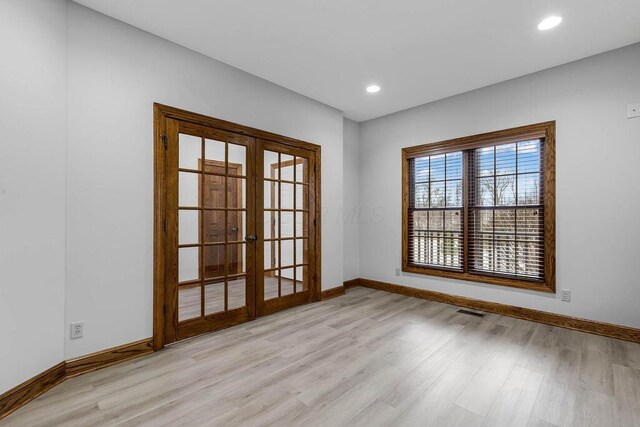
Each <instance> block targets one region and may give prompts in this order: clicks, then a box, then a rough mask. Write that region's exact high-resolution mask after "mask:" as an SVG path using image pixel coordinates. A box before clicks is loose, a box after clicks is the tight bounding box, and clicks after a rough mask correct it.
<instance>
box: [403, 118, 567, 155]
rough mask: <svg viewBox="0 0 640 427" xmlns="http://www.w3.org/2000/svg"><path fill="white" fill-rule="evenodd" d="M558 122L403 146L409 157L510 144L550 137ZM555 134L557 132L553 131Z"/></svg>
mask: <svg viewBox="0 0 640 427" xmlns="http://www.w3.org/2000/svg"><path fill="white" fill-rule="evenodd" d="M555 125H556V122H555V121H549V122H543V123H536V124H532V125H526V126H519V127H515V128H510V129H502V130H499V131H495V132H487V133H481V134H477V135H470V136H465V137H462V138H455V139H449V140H446V141H440V142H433V143H428V144H423V145H416V146H413V147H407V148H403V149H402V151H403V153H405V154H406V156H407V158H409V159H411V158H414V157H423V156H434V155H437V154H445V153H448V152H451V151H460V150H470V149H473V148H480V147H486V146H490V145H497V144H508V143H511V142H518V141H523V140H526V139H537V138H547V137H549V129H550V128H553V129H555ZM553 135H555V132H554V133H553Z"/></svg>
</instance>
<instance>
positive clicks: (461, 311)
mask: <svg viewBox="0 0 640 427" xmlns="http://www.w3.org/2000/svg"><path fill="white" fill-rule="evenodd" d="M458 313H462V314H468V315H469V316H476V317H484V316H485V314H484V313H479V312H477V311H471V310H465V309H464V308H461V309H459V310H458Z"/></svg>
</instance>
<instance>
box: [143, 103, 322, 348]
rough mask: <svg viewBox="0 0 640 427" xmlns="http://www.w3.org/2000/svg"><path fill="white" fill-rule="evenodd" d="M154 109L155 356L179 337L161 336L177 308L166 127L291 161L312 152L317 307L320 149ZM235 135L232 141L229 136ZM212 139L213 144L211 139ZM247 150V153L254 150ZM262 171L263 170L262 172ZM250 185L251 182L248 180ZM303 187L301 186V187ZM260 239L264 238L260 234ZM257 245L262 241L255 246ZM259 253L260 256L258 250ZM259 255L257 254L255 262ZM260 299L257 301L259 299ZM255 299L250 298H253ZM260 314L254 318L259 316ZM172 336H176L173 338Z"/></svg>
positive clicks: (313, 292)
mask: <svg viewBox="0 0 640 427" xmlns="http://www.w3.org/2000/svg"><path fill="white" fill-rule="evenodd" d="M153 108H154V279H153V283H154V304H153V336H154V344H153V346H154V350H159V349H161V348H163V347H164V345H165V344H166V343H167V342H173V341H176V340H177V338H178V337H177V336H165V331H169V330H172V329H173V330H177V326H176V325H172V324H171V322H172V321H171V319H173V318H176V316H174V315H173V313H172V312H171V310H172V309H171V307H172V306H174V305H175V301H174V299H175V297H176V296H175V295H167V294H166V293H165V283H166V281H167V280H166V278H167V275H168V274H169V273H168V271H166V270H165V268H167V266H168V265H170V264H172V262H173V260H172V257H171V255H170V254H168V253H167V252H166V251H165V248H168V247H169V246H168V245H167V244H166V240H167V234H166V233H165V232H164V226H165V224H166V226H167V229H169V230H172V229H173V228H174V227H175V226H176V225H175V222H176V220H175V218H174V216H173V215H170V216H169V217H168V216H167V215H166V212H165V206H166V201H167V200H173V198H174V197H176V195H175V194H167V192H166V189H165V183H166V181H167V179H166V176H167V156H166V152H165V144H164V140H163V135H167V136H169V134H173V133H174V132H167V130H168V129H167V127H170V126H174V124H175V123H177V121H179V122H180V126H181V131H182V129H183V128H184V130H185V131H186V132H187V133H188V132H189V131H190V130H189V129H192V128H195V126H192V125H196V126H205V127H208V128H211V130H210V131H211V135H212V136H214V135H217V134H220V133H221V132H222V133H225V135H227V136H229V137H233V138H237V141H238V143H240V141H241V140H243V139H244V138H254V139H255V141H258V140H263V141H270V142H275V143H278V144H280V147H279V148H278V151H280V152H282V153H289V154H292V155H295V152H296V150H298V149H304V150H308V151H310V157H309V167H310V168H311V167H312V168H313V169H312V170H313V172H314V174H315V179H314V180H313V182H309V183H308V184H304V185H308V187H309V190H308V191H309V192H310V198H311V205H310V207H309V221H310V222H313V223H314V224H315V227H314V228H315V232H314V233H313V236H310V243H309V245H313V247H314V250H315V255H316V260H315V262H313V263H312V264H310V266H309V275H310V277H311V280H312V283H314V284H317V285H315V286H312V287H311V289H310V291H311V292H310V301H318V300H320V299H321V290H320V284H321V283H322V277H321V272H322V267H321V260H322V251H321V247H322V245H321V224H322V218H321V173H320V172H321V164H320V159H321V147H320V146H319V145H316V144H312V143H309V142H306V141H301V140H298V139H295V138H290V137H286V136H283V135H278V134H274V133H271V132H266V131H262V130H260V129H255V128H251V127H248V126H243V125H240V124H237V123H232V122H228V121H226V120H221V119H216V118H213V117H208V116H205V115H202V114H197V113H192V112H190V111H186V110H182V109H179V108H174V107H170V106H167V105H162V104H158V103H154V104H153ZM230 134H233V135H230ZM214 139H215V138H214ZM252 146H253V144H248V145H247V147H252ZM262 160H263V159H262V157H261V155H260V153H256V162H257V164H255V165H254V166H253V167H255V168H257V169H260V168H261V167H262V166H261V165H262ZM260 170H261V169H260ZM247 179H249V177H247ZM299 184H302V183H299ZM256 202H257V203H258V205H259V206H264V205H263V204H262V200H256ZM260 234H262V233H260ZM259 242H260V243H261V241H259ZM258 250H261V249H260V247H258ZM257 255H258V252H256V256H257ZM247 275H248V276H249V275H254V276H255V272H249V271H248V272H247ZM258 296H259V297H260V295H258ZM252 298H253V297H252ZM260 314H261V313H258V315H260ZM174 335H175V334H174Z"/></svg>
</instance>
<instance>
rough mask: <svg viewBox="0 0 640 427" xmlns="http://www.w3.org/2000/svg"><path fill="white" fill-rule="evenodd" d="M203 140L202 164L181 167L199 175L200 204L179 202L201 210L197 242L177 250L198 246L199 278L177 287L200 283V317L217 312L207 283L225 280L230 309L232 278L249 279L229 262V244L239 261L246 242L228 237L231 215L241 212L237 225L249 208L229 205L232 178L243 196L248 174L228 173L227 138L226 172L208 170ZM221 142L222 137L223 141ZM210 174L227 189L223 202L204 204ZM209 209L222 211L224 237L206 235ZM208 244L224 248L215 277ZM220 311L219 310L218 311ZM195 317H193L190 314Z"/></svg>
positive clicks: (226, 304)
mask: <svg viewBox="0 0 640 427" xmlns="http://www.w3.org/2000/svg"><path fill="white" fill-rule="evenodd" d="M200 140H201V147H200V166H199V167H200V168H199V169H187V168H178V170H179V173H183V174H189V175H197V176H198V181H197V182H198V184H199V193H198V199H199V200H198V205H197V206H178V211H179V212H182V211H198V233H197V235H198V243H186V244H178V250H180V249H182V248H198V278H197V279H195V280H187V281H184V282H179V283H178V287H179V288H184V287H193V286H194V285H197V286H199V287H200V316H199V318H202V317H205V316H208V315H210V314H214V313H209V314H207V313H206V302H207V299H206V298H207V297H206V286H207V285H212V284H215V283H220V282H222V283H223V287H224V305H223V311H228V310H229V280H230V279H233V280H241V279H242V278H245V280H246V273H242V271H240V272H239V273H238V274H233V275H231V274H230V272H229V263H230V259H229V250H230V247H231V246H232V245H233V246H235V247H238V248H239V249H238V257H239V259H238V262H240V259H241V257H242V253H243V252H242V250H243V246H242V245H244V241H242V240H234V241H231V240H229V233H228V230H229V215H230V214H232V215H236V216H238V219H237V222H238V225H240V224H242V218H243V217H242V215H243V213H244V214H246V212H247V209H246V208H243V207H241V206H230V203H229V189H230V188H231V185H232V181H231V180H230V179H229V178H234V179H236V180H238V182H237V185H238V197H242V188H243V186H242V183H243V182H245V181H243V180H245V179H246V177H245V176H243V175H242V174H240V175H237V174H230V173H229V162H228V158H229V154H228V152H229V143H228V142H226V141H225V142H224V146H225V148H224V173H218V172H211V171H207V170H206V144H205V138H204V137H202V138H200ZM220 142H222V141H220ZM207 177H219V178H221V179H222V180H223V181H222V187H223V189H224V191H223V192H224V197H223V199H224V203H223V204H222V206H214V207H210V206H205V203H204V201H205V188H206V183H205V180H206V179H207ZM206 212H220V213H222V216H223V221H224V239H223V240H221V241H216V242H214V241H211V242H209V241H207V239H206V234H205V230H206V227H205V214H206ZM206 248H222V254H223V266H222V267H223V274H222V276H215V277H207V265H206V260H205V250H206ZM217 251H220V249H217ZM217 312H219V311H216V313H217ZM190 319H193V318H190ZM190 319H186V320H190Z"/></svg>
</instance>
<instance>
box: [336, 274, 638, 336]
mask: <svg viewBox="0 0 640 427" xmlns="http://www.w3.org/2000/svg"><path fill="white" fill-rule="evenodd" d="M344 286H345V287H346V288H352V287H355V286H362V287H365V288H371V289H376V290H379V291H385V292H391V293H395V294H400V295H405V296H410V297H414V298H421V299H426V300H430V301H436V302H441V303H445V304H451V305H455V306H459V307H465V308H472V309H475V310H480V311H485V312H488V313H495V314H501V315H503V316H509V317H515V318H517V319H523V320H529V321H531V322H537V323H543V324H546V325H551V326H558V327H561V328H565V329H572V330H574V331H580V332H586V333H590V334H595V335H602V336H605V337H609V338H617V339H620V340H624V341H631V342H635V343H640V329H638V328H633V327H631V326H624V325H616V324H613V323H606V322H599V321H596V320H588V319H581V318H578V317H571V316H565V315H563V314H557V313H550V312H547V311H541V310H535V309H532V308H524V307H517V306H513V305H507V304H501V303H496V302H490V301H483V300H478V299H474V298H467V297H462V296H457V295H449V294H445V293H442V292H436V291H430V290H426V289H418V288H412V287H409V286H403V285H396V284H393V283H387V282H380V281H377V280H370V279H362V278H360V279H353V280H349V281H348V282H345V283H344Z"/></svg>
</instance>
